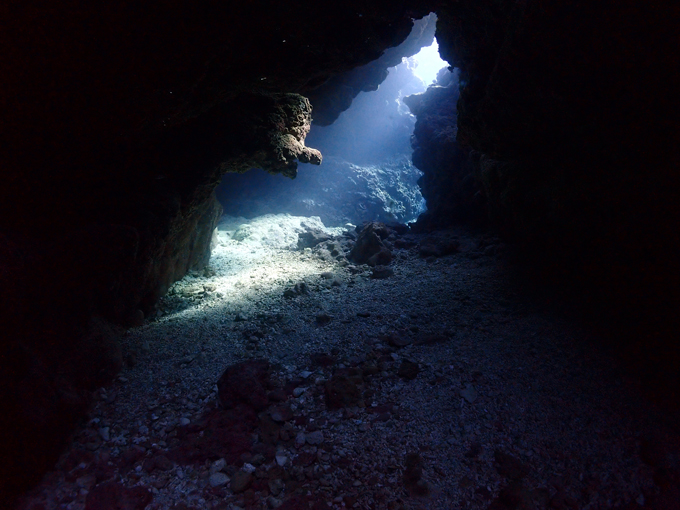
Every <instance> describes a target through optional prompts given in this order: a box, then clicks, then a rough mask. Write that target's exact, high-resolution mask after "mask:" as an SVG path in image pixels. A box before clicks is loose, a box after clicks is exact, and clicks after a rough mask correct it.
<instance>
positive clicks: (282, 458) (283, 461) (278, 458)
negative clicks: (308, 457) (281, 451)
mask: <svg viewBox="0 0 680 510" xmlns="http://www.w3.org/2000/svg"><path fill="white" fill-rule="evenodd" d="M287 462H288V457H286V456H285V455H277V456H276V463H277V464H278V465H279V466H281V467H283V466H285V465H286V463H287Z"/></svg>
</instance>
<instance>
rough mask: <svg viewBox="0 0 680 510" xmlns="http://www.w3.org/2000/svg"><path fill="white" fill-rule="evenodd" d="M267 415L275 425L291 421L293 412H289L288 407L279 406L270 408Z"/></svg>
mask: <svg viewBox="0 0 680 510" xmlns="http://www.w3.org/2000/svg"><path fill="white" fill-rule="evenodd" d="M269 415H270V416H271V417H272V420H274V421H275V422H277V423H284V422H286V421H289V420H292V419H293V411H291V409H290V406H287V405H280V406H274V407H272V408H271V410H270V412H269Z"/></svg>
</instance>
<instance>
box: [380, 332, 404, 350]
mask: <svg viewBox="0 0 680 510" xmlns="http://www.w3.org/2000/svg"><path fill="white" fill-rule="evenodd" d="M379 338H380V340H382V341H383V342H385V343H386V344H387V345H391V346H392V347H397V348H400V347H406V346H407V345H410V344H411V343H412V341H411V339H410V338H409V337H408V336H406V335H403V334H400V333H390V334H389V335H382V336H380V337H379Z"/></svg>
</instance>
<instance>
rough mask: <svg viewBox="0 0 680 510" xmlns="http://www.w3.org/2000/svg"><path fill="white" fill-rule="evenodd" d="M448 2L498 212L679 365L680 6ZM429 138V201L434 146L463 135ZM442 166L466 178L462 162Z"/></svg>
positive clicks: (540, 267) (589, 301)
mask: <svg viewBox="0 0 680 510" xmlns="http://www.w3.org/2000/svg"><path fill="white" fill-rule="evenodd" d="M437 15H438V25H437V34H436V37H437V40H438V42H439V45H440V52H441V55H442V58H444V59H446V60H447V61H448V62H450V63H451V64H452V65H454V66H457V67H460V69H461V74H460V81H461V85H462V88H461V94H460V99H459V101H458V103H457V115H456V114H454V113H453V109H450V110H449V111H450V114H449V121H448V122H449V126H450V127H451V128H453V126H454V124H457V129H458V133H457V137H456V139H457V142H456V143H457V144H458V147H459V148H460V149H461V150H472V151H474V152H472V153H471V154H472V156H473V159H472V160H470V161H469V162H471V163H472V164H473V165H474V167H475V169H474V173H475V174H476V176H477V185H478V186H480V187H481V189H482V190H483V191H484V198H485V199H486V201H487V204H488V214H489V216H490V218H491V219H492V220H493V221H494V223H495V224H496V225H498V226H499V227H500V228H501V230H502V231H503V233H504V234H505V235H506V237H508V238H510V239H513V240H515V241H518V242H519V243H520V245H521V246H523V249H524V252H523V260H524V261H525V262H526V263H527V266H528V267H530V271H531V272H532V273H533V275H534V276H535V278H536V280H539V281H543V282H545V281H552V282H553V283H555V284H557V285H559V286H561V287H569V288H571V289H573V290H576V291H577V295H578V300H579V301H580V302H581V303H583V304H584V305H585V306H584V309H588V310H590V311H591V312H592V311H594V316H597V317H598V318H602V317H606V318H607V319H608V322H607V323H608V328H609V329H610V333H612V337H615V338H616V341H617V342H620V343H621V345H622V347H621V348H622V349H629V350H630V357H631V358H645V357H647V358H648V359H649V360H652V363H651V364H650V366H652V367H659V366H660V365H665V367H666V369H667V372H666V373H667V374H669V377H670V378H671V379H673V377H675V378H676V379H677V368H678V366H677V359H678V356H677V354H678V353H677V351H678V342H677V340H676V338H677V331H678V321H677V307H678V303H679V302H680V295H679V290H678V289H680V270H679V269H680V268H679V264H678V256H679V255H680V239H679V238H678V235H677V226H678V220H680V202H679V201H678V200H677V189H678V184H680V182H679V181H680V179H679V170H678V168H680V167H679V166H678V163H679V162H680V154H679V149H678V147H680V144H679V143H678V142H679V141H680V136H679V134H678V133H679V130H678V125H677V120H676V119H677V116H678V113H680V112H679V109H680V108H679V102H678V99H677V92H676V91H677V90H678V89H679V86H680V66H679V65H678V64H679V59H680V57H679V55H680V47H679V46H680V40H679V39H678V37H677V35H674V34H676V28H677V26H678V21H680V12H679V9H678V7H677V6H675V5H672V4H671V3H670V2H664V3H661V4H655V5H654V6H652V5H650V4H648V3H646V2H641V1H635V0H626V1H623V2H613V1H604V2H590V3H589V2H566V3H565V2H557V1H529V2H516V1H494V0H489V1H477V2H453V3H447V4H445V5H442V6H441V8H440V9H438V10H437ZM440 109H441V103H435V104H434V105H433V106H432V107H431V108H430V109H429V110H428V111H427V112H425V113H423V115H422V117H423V118H425V117H427V116H428V115H430V116H433V115H434V116H436V115H438V114H439V111H440ZM420 119H421V116H419V122H420ZM427 124H429V125H432V124H433V123H432V122H427ZM437 129H438V130H439V132H441V131H442V129H441V128H437ZM416 136H417V140H416V145H415V150H416V154H418V151H419V150H420V148H421V147H423V148H426V154H427V157H428V159H425V158H423V159H418V158H417V157H416V160H417V161H418V162H417V164H418V165H419V166H420V165H422V166H420V168H421V169H423V170H425V177H424V178H423V179H424V183H425V186H424V190H423V192H424V195H425V197H426V198H427V199H428V200H429V197H428V193H429V192H428V191H427V180H428V178H432V177H431V176H433V175H435V174H436V171H435V172H433V171H432V170H428V168H429V167H430V166H432V165H431V161H430V160H432V159H434V155H435V154H437V152H438V151H441V152H444V153H448V154H451V153H452V152H451V151H450V150H448V149H447V147H449V146H451V144H452V142H451V140H450V139H447V138H445V137H442V138H441V139H440V140H436V141H434V142H433V141H432V140H431V138H430V137H431V135H430V131H424V132H422V131H419V130H418V127H417V128H416ZM433 145H435V147H433ZM414 157H415V156H414ZM434 166H435V167H437V168H438V169H439V170H438V171H439V174H437V175H440V174H441V175H446V174H447V173H448V175H450V176H452V177H453V178H455V176H456V172H461V170H460V168H462V167H463V164H462V163H461V164H460V165H457V164H456V163H454V164H453V165H452V164H451V162H450V161H449V160H446V161H444V162H442V163H441V164H440V165H437V164H435V165H434ZM463 173H466V172H463ZM442 179H445V177H442ZM446 214H449V218H448V220H449V221H456V220H458V219H459V214H458V211H450V213H448V212H447V213H446ZM439 219H440V221H443V218H439ZM660 353H662V354H660ZM671 360H674V361H671ZM653 369H654V370H656V369H655V368H653ZM673 373H675V374H676V375H675V376H673V375H672V374H673ZM676 382H677V381H676Z"/></svg>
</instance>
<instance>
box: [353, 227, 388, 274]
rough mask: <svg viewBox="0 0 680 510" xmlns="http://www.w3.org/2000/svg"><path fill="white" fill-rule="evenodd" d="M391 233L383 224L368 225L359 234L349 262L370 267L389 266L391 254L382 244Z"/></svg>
mask: <svg viewBox="0 0 680 510" xmlns="http://www.w3.org/2000/svg"><path fill="white" fill-rule="evenodd" d="M391 233H392V232H391V230H390V229H389V228H387V227H386V226H385V224H383V223H375V222H374V223H368V224H367V225H366V226H364V227H363V228H362V229H361V231H360V232H359V237H358V238H357V241H356V243H355V244H354V247H353V248H352V251H351V252H350V253H349V256H348V258H349V260H351V261H352V262H355V263H357V264H368V265H370V266H376V265H387V264H389V263H390V262H391V261H392V253H391V252H390V250H388V249H387V247H386V246H385V244H384V243H383V239H387V238H388V237H389V235H390V234H391Z"/></svg>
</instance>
